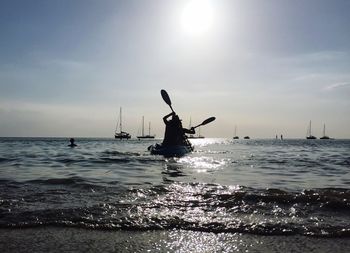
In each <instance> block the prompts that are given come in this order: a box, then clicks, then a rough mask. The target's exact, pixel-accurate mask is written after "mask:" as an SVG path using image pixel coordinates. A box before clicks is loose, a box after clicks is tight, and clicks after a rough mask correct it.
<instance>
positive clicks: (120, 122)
mask: <svg viewBox="0 0 350 253" xmlns="http://www.w3.org/2000/svg"><path fill="white" fill-rule="evenodd" d="M119 117H120V118H119V128H120V132H122V131H123V130H122V108H121V107H120V111H119Z"/></svg>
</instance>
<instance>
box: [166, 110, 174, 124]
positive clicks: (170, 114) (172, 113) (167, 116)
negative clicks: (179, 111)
mask: <svg viewBox="0 0 350 253" xmlns="http://www.w3.org/2000/svg"><path fill="white" fill-rule="evenodd" d="M172 115H175V112H171V113H169V114H168V115H165V116H164V117H163V121H164V123H165V124H167V123H168V122H169V121H168V120H167V119H168V118H169V117H170V116H172Z"/></svg>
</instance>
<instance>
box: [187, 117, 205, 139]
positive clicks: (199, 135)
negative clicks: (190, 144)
mask: <svg viewBox="0 0 350 253" xmlns="http://www.w3.org/2000/svg"><path fill="white" fill-rule="evenodd" d="M191 127H192V122H191V118H190V125H189V129H191ZM187 138H188V139H204V138H205V137H204V136H203V135H201V128H200V127H199V128H198V134H197V135H193V134H190V135H189V136H187Z"/></svg>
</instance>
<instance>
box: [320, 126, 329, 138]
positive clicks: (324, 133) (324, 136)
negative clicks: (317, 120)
mask: <svg viewBox="0 0 350 253" xmlns="http://www.w3.org/2000/svg"><path fill="white" fill-rule="evenodd" d="M320 139H321V140H329V139H331V138H329V136H328V135H326V124H323V136H322V137H321V138H320Z"/></svg>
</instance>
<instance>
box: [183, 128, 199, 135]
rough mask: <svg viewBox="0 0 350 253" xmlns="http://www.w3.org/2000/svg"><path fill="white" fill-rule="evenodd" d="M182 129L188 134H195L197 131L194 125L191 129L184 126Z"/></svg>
mask: <svg viewBox="0 0 350 253" xmlns="http://www.w3.org/2000/svg"><path fill="white" fill-rule="evenodd" d="M182 130H183V131H184V133H186V134H195V133H196V131H195V130H194V127H191V129H187V128H182Z"/></svg>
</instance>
